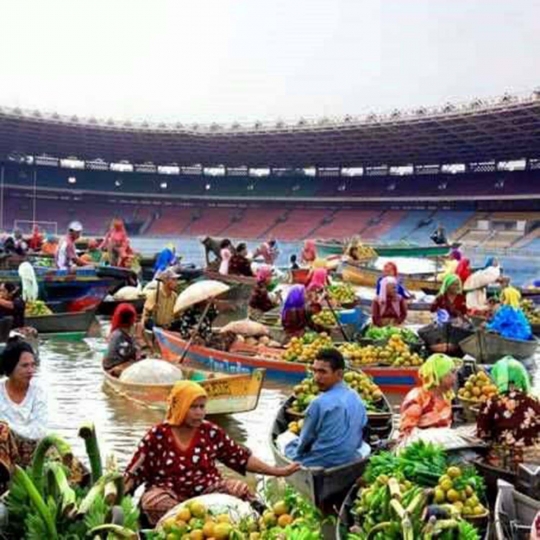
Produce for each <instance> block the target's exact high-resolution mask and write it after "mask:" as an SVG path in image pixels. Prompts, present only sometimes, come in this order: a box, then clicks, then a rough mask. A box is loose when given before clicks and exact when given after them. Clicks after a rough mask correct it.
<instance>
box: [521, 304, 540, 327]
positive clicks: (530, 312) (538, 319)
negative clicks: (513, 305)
mask: <svg viewBox="0 0 540 540" xmlns="http://www.w3.org/2000/svg"><path fill="white" fill-rule="evenodd" d="M521 309H522V310H523V313H525V317H527V319H528V321H529V323H531V324H540V310H539V309H538V308H537V307H536V304H535V303H534V302H533V301H532V300H529V299H527V298H526V299H524V300H522V301H521Z"/></svg>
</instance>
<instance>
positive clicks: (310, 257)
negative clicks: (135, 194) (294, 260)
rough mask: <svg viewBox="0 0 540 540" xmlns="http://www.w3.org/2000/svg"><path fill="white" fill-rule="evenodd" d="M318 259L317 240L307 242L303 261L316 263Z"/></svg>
mask: <svg viewBox="0 0 540 540" xmlns="http://www.w3.org/2000/svg"><path fill="white" fill-rule="evenodd" d="M316 258H317V246H316V244H315V240H306V241H305V242H304V249H303V250H302V259H304V260H305V261H314V260H315V259H316Z"/></svg>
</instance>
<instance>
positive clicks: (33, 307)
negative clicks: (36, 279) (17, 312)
mask: <svg viewBox="0 0 540 540" xmlns="http://www.w3.org/2000/svg"><path fill="white" fill-rule="evenodd" d="M24 314H25V315H26V316H27V317H43V316H44V315H51V314H52V311H51V310H50V309H49V308H48V307H47V304H46V303H45V302H44V301H43V300H34V301H33V302H26V306H25V308H24Z"/></svg>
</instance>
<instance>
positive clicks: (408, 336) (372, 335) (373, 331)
mask: <svg viewBox="0 0 540 540" xmlns="http://www.w3.org/2000/svg"><path fill="white" fill-rule="evenodd" d="M393 336H399V337H401V338H402V339H403V341H406V342H407V343H417V342H418V341H419V340H418V336H417V335H416V334H415V333H414V332H413V331H412V330H410V329H409V328H398V327H397V326H383V327H378V326H370V327H369V328H368V329H367V330H366V332H365V333H364V337H365V338H366V339H372V340H373V341H387V340H389V339H390V338H391V337H393Z"/></svg>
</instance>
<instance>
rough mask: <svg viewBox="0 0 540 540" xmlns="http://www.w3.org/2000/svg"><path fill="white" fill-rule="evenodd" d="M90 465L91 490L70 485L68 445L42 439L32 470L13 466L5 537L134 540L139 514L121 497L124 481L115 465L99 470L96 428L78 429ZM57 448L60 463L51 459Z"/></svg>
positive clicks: (59, 440) (50, 436)
mask: <svg viewBox="0 0 540 540" xmlns="http://www.w3.org/2000/svg"><path fill="white" fill-rule="evenodd" d="M79 436H80V437H82V438H83V439H84V441H85V445H86V451H87V454H88V458H89V461H90V467H91V479H92V486H91V487H90V488H84V489H83V488H80V487H78V486H72V485H70V482H69V480H70V473H69V468H68V466H70V465H71V464H72V462H73V454H72V452H71V448H70V446H69V445H68V444H67V443H66V442H65V441H64V440H63V439H61V438H60V437H58V436H56V435H48V436H47V437H45V438H44V439H42V440H41V441H40V443H39V445H38V447H37V448H36V451H35V453H34V457H33V461H32V465H31V467H29V468H28V469H27V470H23V469H22V468H20V467H18V466H17V467H15V472H14V474H13V477H12V479H11V483H10V486H9V494H8V496H7V498H6V505H7V508H8V515H9V523H8V531H7V533H8V535H9V536H10V537H13V538H26V539H28V540H75V539H79V538H84V537H86V536H89V537H91V538H107V540H115V539H120V538H124V539H130V538H133V539H136V538H137V533H136V531H137V530H138V519H139V512H138V510H137V508H136V507H135V506H134V504H133V502H132V500H131V498H129V497H126V496H124V489H123V477H122V474H121V473H120V472H118V471H117V470H116V466H115V464H114V463H113V462H111V463H110V464H109V467H108V468H107V470H106V471H105V473H104V472H103V468H102V463H101V456H100V452H99V446H98V442H97V438H96V433H95V429H94V426H93V425H92V424H86V425H83V426H82V427H81V429H80V430H79ZM51 448H54V449H56V452H57V454H58V455H59V456H60V460H61V461H58V460H53V459H52V458H51V457H49V450H50V449H51Z"/></svg>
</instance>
